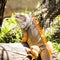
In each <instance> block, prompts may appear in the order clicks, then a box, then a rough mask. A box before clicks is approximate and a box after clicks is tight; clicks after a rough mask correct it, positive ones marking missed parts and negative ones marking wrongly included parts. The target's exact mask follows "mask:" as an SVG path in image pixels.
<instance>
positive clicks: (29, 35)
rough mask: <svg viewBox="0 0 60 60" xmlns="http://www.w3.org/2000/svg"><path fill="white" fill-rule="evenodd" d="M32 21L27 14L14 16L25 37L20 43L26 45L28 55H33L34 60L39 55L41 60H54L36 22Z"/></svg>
mask: <svg viewBox="0 0 60 60" xmlns="http://www.w3.org/2000/svg"><path fill="white" fill-rule="evenodd" d="M33 19H34V18H33ZM33 19H32V17H31V16H30V15H28V14H21V15H18V14H17V15H16V21H17V23H18V24H19V26H20V28H21V29H22V32H23V33H24V36H25V37H24V38H23V40H22V42H27V43H28V45H29V47H30V53H31V54H32V55H33V58H34V59H35V58H38V56H39V54H40V56H41V59H42V60H54V59H52V58H51V51H50V50H48V48H47V45H46V43H47V42H46V38H45V37H43V35H42V30H41V28H40V27H39V26H38V22H37V21H33ZM35 22H36V24H35ZM39 29H40V30H39Z"/></svg>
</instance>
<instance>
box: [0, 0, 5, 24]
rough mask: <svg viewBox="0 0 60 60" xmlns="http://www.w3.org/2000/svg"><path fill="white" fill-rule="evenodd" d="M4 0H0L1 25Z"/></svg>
mask: <svg viewBox="0 0 60 60" xmlns="http://www.w3.org/2000/svg"><path fill="white" fill-rule="evenodd" d="M5 4H6V0H0V25H2V21H3V14H4V9H5Z"/></svg>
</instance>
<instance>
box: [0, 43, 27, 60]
mask: <svg viewBox="0 0 60 60" xmlns="http://www.w3.org/2000/svg"><path fill="white" fill-rule="evenodd" d="M1 46H2V47H4V48H5V49H6V51H7V53H8V56H7V54H6V52H5V51H4V53H3V55H4V56H3V60H8V59H9V60H23V59H24V58H25V57H26V55H27V53H26V50H25V46H27V45H26V44H22V43H9V44H3V43H0V60H1V58H2V50H3V48H2V47H1ZM7 57H8V59H7Z"/></svg>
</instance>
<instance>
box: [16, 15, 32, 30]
mask: <svg viewBox="0 0 60 60" xmlns="http://www.w3.org/2000/svg"><path fill="white" fill-rule="evenodd" d="M16 21H17V23H18V24H19V26H20V28H21V29H28V27H29V26H30V24H31V23H32V17H31V15H29V14H17V15H16Z"/></svg>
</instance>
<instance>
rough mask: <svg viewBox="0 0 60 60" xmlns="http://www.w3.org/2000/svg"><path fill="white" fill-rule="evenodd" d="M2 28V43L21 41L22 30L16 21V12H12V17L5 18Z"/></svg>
mask: <svg viewBox="0 0 60 60" xmlns="http://www.w3.org/2000/svg"><path fill="white" fill-rule="evenodd" d="M0 30H1V31H0V43H14V42H20V41H21V38H22V31H21V29H20V27H18V25H17V23H16V21H15V15H14V14H12V16H11V17H10V18H5V19H4V20H3V24H2V27H1V28H0Z"/></svg>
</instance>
